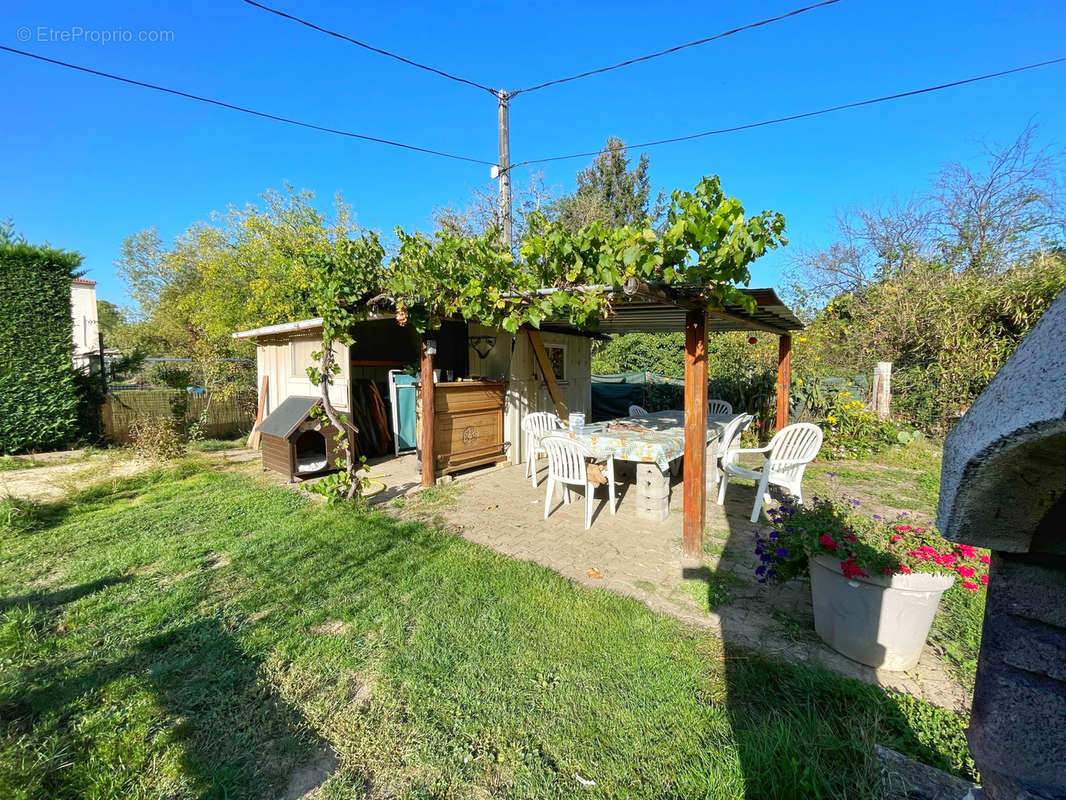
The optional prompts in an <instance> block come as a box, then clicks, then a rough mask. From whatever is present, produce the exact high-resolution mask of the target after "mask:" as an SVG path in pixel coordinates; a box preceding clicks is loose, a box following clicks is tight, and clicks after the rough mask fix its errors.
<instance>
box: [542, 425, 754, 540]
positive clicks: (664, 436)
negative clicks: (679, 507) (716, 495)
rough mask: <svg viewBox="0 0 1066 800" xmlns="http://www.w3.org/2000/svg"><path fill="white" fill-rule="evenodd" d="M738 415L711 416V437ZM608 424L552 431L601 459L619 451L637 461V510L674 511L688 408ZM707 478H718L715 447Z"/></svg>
mask: <svg viewBox="0 0 1066 800" xmlns="http://www.w3.org/2000/svg"><path fill="white" fill-rule="evenodd" d="M734 416H735V415H733V414H728V415H722V416H713V417H708V418H707V443H708V445H711V444H713V443H716V442H717V441H718V437H719V436H720V435H721V433H722V430H723V428H725V426H726V425H727V424H728V423H729V421H730V420H732V419H733V417H734ZM606 425H607V429H606V430H604V431H597V432H596V433H579V432H574V431H570V430H566V429H563V430H556V431H551V432H549V433H548V434H547V435H548V436H563V437H567V438H570V439H573V440H574V441H576V442H580V443H581V444H583V445H584V446H585V447H587V448H588V449H589V451H590V452H591V453H592V455H593V456H594V457H595V458H597V459H605V458H607V457H608V456H613V457H614V459H615V461H632V462H636V473H637V475H636V478H637V515H638V516H641V517H647V518H649V519H655V520H664V519H666V518H667V517H668V516H669V515H670V471H671V467H672V466H674V465H675V464H676V465H679V464H680V461H679V459H682V458H683V457H684V455H685V412H684V411H657V412H655V413H652V414H648V415H647V416H645V417H620V418H618V419H612V420H609V421H607V423H606ZM707 460H708V464H707V479H708V483H709V484H712V485H713V484H714V483H715V482H716V480H717V467H716V462H715V458H714V455H713V450H712V452H711V453H708V457H707Z"/></svg>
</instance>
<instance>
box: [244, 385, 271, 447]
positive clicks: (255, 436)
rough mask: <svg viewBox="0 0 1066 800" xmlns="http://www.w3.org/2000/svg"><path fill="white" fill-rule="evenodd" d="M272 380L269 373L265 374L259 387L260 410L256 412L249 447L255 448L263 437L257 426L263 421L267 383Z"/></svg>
mask: <svg viewBox="0 0 1066 800" xmlns="http://www.w3.org/2000/svg"><path fill="white" fill-rule="evenodd" d="M269 380H270V376H269V375H264V376H263V384H262V386H260V387H259V410H258V411H256V412H255V424H254V425H253V426H252V433H251V435H250V436H249V437H248V447H250V448H251V449H252V450H255V449H256V448H257V447H259V440H260V439H261V438H262V437H261V434H260V433H259V431H257V430H256V428H258V427H259V423H260V422H262V421H263V410H264V409H265V408H266V399H267V385H268V381H269Z"/></svg>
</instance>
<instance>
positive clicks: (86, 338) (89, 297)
mask: <svg viewBox="0 0 1066 800" xmlns="http://www.w3.org/2000/svg"><path fill="white" fill-rule="evenodd" d="M70 317H71V324H72V327H73V334H74V352H73V356H74V367H75V368H76V369H81V368H83V367H86V366H91V362H92V359H91V358H90V355H91V354H96V355H97V358H99V352H100V336H99V334H100V325H99V321H98V319H97V315H96V281H91V280H89V279H88V278H75V279H74V280H73V281H72V282H71V284H70Z"/></svg>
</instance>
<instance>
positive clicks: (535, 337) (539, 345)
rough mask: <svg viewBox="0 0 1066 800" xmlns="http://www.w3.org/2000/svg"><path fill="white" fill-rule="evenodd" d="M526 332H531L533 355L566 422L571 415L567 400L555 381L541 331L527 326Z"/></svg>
mask: <svg viewBox="0 0 1066 800" xmlns="http://www.w3.org/2000/svg"><path fill="white" fill-rule="evenodd" d="M526 333H527V334H529V345H530V347H532V348H533V357H534V358H536V359H537V365H538V366H539V367H540V372H541V374H542V375H543V376H544V383H546V384H547V386H548V394H549V395H551V399H552V405H553V406H555V413H556V415H557V416H558V417H559V419H561V420H563V421H564V422H565V421H566V419H567V418H568V417H569V416H570V412H569V411H568V410H567V408H566V401H565V400H563V393H562V390H560V389H559V384H558V383H557V382H556V381H555V373H554V372H552V365H551V362H550V361H549V360H548V351H546V350H545V349H544V342H543V340H542V339H541V338H540V331H538V330H537V329H536V328H526Z"/></svg>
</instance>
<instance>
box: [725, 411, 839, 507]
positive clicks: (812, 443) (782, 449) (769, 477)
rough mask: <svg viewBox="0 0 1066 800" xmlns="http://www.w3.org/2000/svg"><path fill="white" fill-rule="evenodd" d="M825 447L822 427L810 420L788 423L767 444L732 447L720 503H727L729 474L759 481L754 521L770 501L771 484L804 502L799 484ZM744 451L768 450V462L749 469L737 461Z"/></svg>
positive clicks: (727, 453)
mask: <svg viewBox="0 0 1066 800" xmlns="http://www.w3.org/2000/svg"><path fill="white" fill-rule="evenodd" d="M821 447H822V429H821V428H819V427H818V426H817V425H812V424H811V423H809V422H797V423H796V424H795V425H788V426H786V427H784V428H782V429H781V430H779V431H778V432H777V433H775V434H774V438H773V439H771V440H770V444H768V445H766V447H747V448H733V449H731V450H729V451H727V452H726V454H725V458H724V459H723V462H724V463H723V464H722V482H721V484H720V485H719V487H718V505H722V504H723V503H725V487H726V484H727V483H728V482H729V478H730V477H734V478H748V479H749V480H755V481H758V482H759V486H758V488H757V489H756V491H755V507H754V508H753V509H752V511H751V521H752V522H758V521H759V511H760V510H761V509H762V506H763V503H764V502H765V503H769V502H770V495H769V494H768V491H767V490H768V489H769V488H770V484H771V483H772V484H774V485H775V486H781V487H783V488H785V489H787V490H788V491H789V493H790V494H792V495H794V496H795V498H796V499H797V500H798V501H799V502H800V503H802V502H803V492H802V490H801V488H800V484H801V483H802V481H803V472H804V470H805V469H806V468H807V465H808V464H809V463H810V462H811V461H813V460H814V457H815V456H816V455H818V451H819V450H820V449H821ZM741 453H767V454H768V456H767V460H766V463H765V464H763V465H762V467H760V468H759V469H747V468H746V467H742V466H740V465H739V464H737V463H736V458H737V456H738V455H739V454H741Z"/></svg>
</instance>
